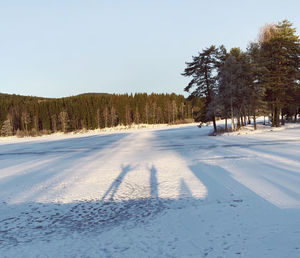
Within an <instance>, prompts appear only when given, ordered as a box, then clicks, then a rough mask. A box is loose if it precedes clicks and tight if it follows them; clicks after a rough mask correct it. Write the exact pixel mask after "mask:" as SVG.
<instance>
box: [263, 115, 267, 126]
mask: <svg viewBox="0 0 300 258" xmlns="http://www.w3.org/2000/svg"><path fill="white" fill-rule="evenodd" d="M263 125H266V117H265V116H264V123H263Z"/></svg>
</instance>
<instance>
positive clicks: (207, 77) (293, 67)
mask: <svg viewBox="0 0 300 258" xmlns="http://www.w3.org/2000/svg"><path fill="white" fill-rule="evenodd" d="M186 65H187V66H186V68H185V70H184V72H183V74H182V75H183V76H186V77H190V78H191V81H190V83H189V84H188V85H187V86H186V88H185V90H186V91H187V92H189V93H190V94H191V95H190V98H199V97H203V98H204V100H205V101H204V112H202V117H201V120H202V121H206V120H208V121H213V124H214V130H215V131H217V127H216V122H215V121H216V117H222V118H225V130H237V129H239V128H240V127H241V126H243V125H246V124H247V123H249V122H250V118H251V120H253V122H254V129H256V117H257V116H258V115H267V116H269V117H270V120H271V122H272V126H275V127H278V126H280V123H281V124H284V123H285V121H286V120H292V121H294V122H296V120H297V115H298V114H299V109H300V40H299V36H298V35H296V30H295V29H294V28H293V27H292V24H291V23H290V22H289V21H287V20H284V21H282V22H279V23H278V24H267V25H265V26H264V27H263V28H262V29H261V30H260V33H259V35H258V40H257V41H255V42H252V43H250V44H249V46H248V48H247V50H246V51H242V50H241V49H240V48H232V49H231V50H230V51H227V50H226V49H225V47H224V46H220V47H216V46H214V45H212V46H210V47H208V48H206V49H204V50H203V51H202V52H200V53H199V54H198V55H197V56H193V58H192V61H191V62H187V63H186ZM228 118H229V119H230V121H231V126H230V127H229V126H228V127H227V119H228Z"/></svg>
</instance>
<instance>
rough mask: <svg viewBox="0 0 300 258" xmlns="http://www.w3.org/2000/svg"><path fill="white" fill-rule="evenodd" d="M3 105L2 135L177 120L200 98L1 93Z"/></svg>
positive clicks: (188, 114) (186, 116)
mask: <svg viewBox="0 0 300 258" xmlns="http://www.w3.org/2000/svg"><path fill="white" fill-rule="evenodd" d="M0 107H1V109H0V128H1V135H2V136H9V135H15V134H16V135H18V136H25V135H31V136H35V135H41V134H49V133H53V132H57V131H61V132H70V131H80V130H90V129H97V128H105V127H114V126H117V125H131V124H133V123H135V124H158V123H177V122H178V121H184V120H187V119H192V118H193V113H197V111H199V109H200V108H201V100H199V99H198V100H193V101H190V100H186V99H185V98H184V96H182V95H176V94H154V93H153V94H151V95H147V94H145V93H143V94H142V93H141V94H134V95H132V94H131V95H128V94H123V95H119V94H104V93H103V94H100V93H99V94H98V93H89V94H82V95H78V96H72V97H67V98H58V99H49V98H39V97H27V96H19V95H9V94H0Z"/></svg>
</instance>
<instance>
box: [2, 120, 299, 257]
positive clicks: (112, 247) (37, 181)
mask: <svg viewBox="0 0 300 258" xmlns="http://www.w3.org/2000/svg"><path fill="white" fill-rule="evenodd" d="M249 128H250V127H249ZM263 128H265V129H263ZM260 129H261V130H258V131H256V132H253V131H251V129H249V130H244V131H241V132H238V133H233V134H228V135H224V136H216V137H212V136H207V134H208V133H209V130H211V127H210V126H204V127H202V128H201V129H199V128H198V127H196V126H195V125H184V126H176V127H164V128H160V127H158V128H153V129H149V128H148V129H145V130H129V131H128V130H125V131H120V132H118V133H114V132H110V133H103V132H102V133H99V132H98V133H97V132H94V133H89V134H83V135H55V136H48V137H37V138H25V139H18V138H9V139H8V138H6V139H1V141H0V257H280V258H281V257H300V126H299V125H292V126H287V127H285V128H284V129H280V130H273V129H271V128H269V127H262V126H260ZM271 130H273V131H271ZM238 134H239V135H238Z"/></svg>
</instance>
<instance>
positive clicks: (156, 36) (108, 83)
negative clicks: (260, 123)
mask: <svg viewBox="0 0 300 258" xmlns="http://www.w3.org/2000/svg"><path fill="white" fill-rule="evenodd" d="M299 10H300V1H299V0H280V1H278V0H244V1H242V0H231V1H230V0H224V1H222V0H219V1H218V0H215V1H208V0H203V1H202V0H198V1H192V0H182V1H176V0H147V1H146V0H136V1H132V0H123V1H121V0H107V1H101V0H98V1H90V0H82V1H77V0H69V1H68V0H51V1H50V0H49V1H41V0H36V1H33V0H20V1H15V0H7V1H4V0H0V35H1V38H0V92H2V93H15V94H22V95H34V96H43V97H65V96H71V95H77V94H80V93H86V92H108V93H131V92H132V93H134V92H147V93H151V92H157V93H171V92H175V93H180V94H183V93H184V92H183V88H184V87H185V86H186V84H187V82H188V79H187V78H184V77H182V76H181V75H180V73H181V72H183V70H184V68H185V62H186V61H190V60H191V57H192V56H193V55H196V54H197V52H198V51H201V50H202V49H203V48H205V47H208V46H210V45H211V44H215V45H221V44H224V45H225V47H226V48H228V49H229V48H231V47H241V48H242V49H246V47H247V45H248V43H249V41H253V40H255V39H256V37H257V34H258V30H259V28H260V27H261V26H263V25H264V24H265V23H270V22H275V23H277V22H278V21H281V20H283V19H285V18H286V19H288V20H290V21H291V22H292V23H293V24H294V27H295V28H296V29H297V34H298V35H299V31H300V15H299Z"/></svg>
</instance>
